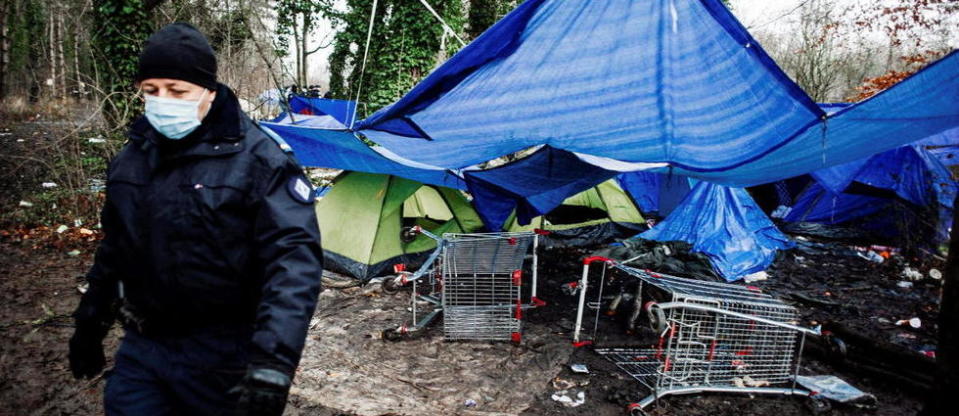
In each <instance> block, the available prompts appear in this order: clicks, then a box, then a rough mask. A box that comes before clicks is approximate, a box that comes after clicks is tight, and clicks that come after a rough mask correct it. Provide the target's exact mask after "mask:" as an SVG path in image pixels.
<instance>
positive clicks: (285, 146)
mask: <svg viewBox="0 0 959 416" xmlns="http://www.w3.org/2000/svg"><path fill="white" fill-rule="evenodd" d="M256 125H257V127H259V128H260V130H261V131H263V133H266V135H267V137H269V138H270V139H273V141H274V142H276V144H277V146H280V150H282V151H284V152H286V153H293V148H292V147H290V145H289V144H288V143H287V142H286V140H283V138H282V137H280V135H279V134H276V132H275V131H273V130H271V129H270V128H269V127H267V126H264V125H262V124H260V123H256Z"/></svg>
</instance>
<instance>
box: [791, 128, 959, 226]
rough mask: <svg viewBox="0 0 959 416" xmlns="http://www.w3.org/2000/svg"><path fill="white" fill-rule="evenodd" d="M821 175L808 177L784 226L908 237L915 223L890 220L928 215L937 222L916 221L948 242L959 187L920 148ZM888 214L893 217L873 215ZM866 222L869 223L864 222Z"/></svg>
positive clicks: (888, 153)
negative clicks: (849, 227) (839, 227)
mask: <svg viewBox="0 0 959 416" xmlns="http://www.w3.org/2000/svg"><path fill="white" fill-rule="evenodd" d="M826 171H827V172H825V173H826V174H823V172H822V171H817V172H814V173H813V175H812V176H813V177H814V178H815V179H816V182H815V183H814V184H813V185H811V186H810V188H809V189H807V190H806V191H804V192H803V193H802V194H801V195H800V196H799V197H798V198H797V201H796V204H795V205H794V206H793V207H792V209H791V211H790V212H789V214H787V215H786V217H785V218H784V220H785V221H787V222H816V223H822V224H830V225H835V224H845V223H849V222H850V221H857V222H858V226H861V227H864V228H869V229H871V230H878V231H881V232H880V233H878V234H882V235H885V236H887V237H892V236H895V234H896V232H900V233H902V232H908V231H909V227H907V226H905V223H915V221H914V220H913V219H908V218H907V219H906V220H905V221H904V220H902V219H896V218H891V215H892V214H895V216H896V217H903V216H908V215H909V212H912V213H913V214H914V215H919V216H926V214H924V212H928V211H927V210H932V211H933V212H934V213H935V214H933V217H936V216H938V218H936V219H935V220H933V218H923V219H921V220H923V221H925V222H929V221H932V222H933V223H934V228H935V231H934V235H933V238H934V239H935V241H945V239H947V238H948V235H949V233H948V230H949V227H950V226H951V224H952V215H951V211H952V209H953V202H954V200H955V196H956V192H957V187H959V185H957V183H956V182H955V181H954V180H953V179H952V174H951V172H950V171H949V169H948V168H947V167H946V166H945V165H944V164H943V163H942V162H941V161H940V160H939V159H938V158H937V157H936V156H934V155H933V154H932V153H930V152H929V151H927V150H926V149H925V148H924V147H923V146H920V145H912V146H903V147H900V148H897V149H893V150H890V151H886V152H883V153H880V154H877V155H874V156H872V157H870V158H868V159H866V160H862V161H857V162H854V163H850V164H845V165H840V166H836V167H833V168H830V169H827V170H826ZM894 200H901V201H903V202H906V203H909V204H911V206H912V208H899V207H896V206H895V205H894V204H893V202H894ZM893 209H895V210H896V211H897V212H895V213H890V215H879V214H881V213H882V212H884V211H891V210H893ZM900 211H902V212H900ZM906 211H909V212H906ZM869 216H872V218H869V219H865V218H866V217H869ZM898 223H903V225H898ZM884 228H886V229H885V230H884ZM897 230H898V231H897Z"/></svg>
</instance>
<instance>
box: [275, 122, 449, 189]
mask: <svg viewBox="0 0 959 416" xmlns="http://www.w3.org/2000/svg"><path fill="white" fill-rule="evenodd" d="M260 124H261V125H263V126H266V127H267V128H269V129H270V130H272V131H273V132H275V133H276V134H278V135H279V136H280V137H282V138H283V140H285V141H286V142H287V143H288V144H289V145H290V147H292V148H293V151H294V152H295V153H296V158H297V160H298V161H299V162H300V164H302V165H303V166H307V167H322V168H332V169H343V170H349V171H356V172H367V173H380V174H385V175H395V176H399V177H403V178H407V179H410V180H413V181H417V182H422V183H428V184H431V185H436V186H444V187H449V188H456V189H466V183H464V182H463V181H462V180H461V179H460V178H459V177H457V176H456V175H453V174H452V173H449V172H448V171H445V170H442V169H434V170H431V169H423V168H417V167H412V166H409V165H406V164H402V163H399V162H396V161H393V160H391V159H389V158H387V157H385V156H383V155H382V154H380V153H378V152H377V151H375V150H373V149H372V148H371V147H370V146H368V145H366V144H365V143H363V142H362V141H360V140H359V139H357V138H356V137H355V136H354V135H353V133H352V132H348V131H342V130H328V129H323V128H310V127H304V126H299V125H293V124H284V123H272V122H261V123H260Z"/></svg>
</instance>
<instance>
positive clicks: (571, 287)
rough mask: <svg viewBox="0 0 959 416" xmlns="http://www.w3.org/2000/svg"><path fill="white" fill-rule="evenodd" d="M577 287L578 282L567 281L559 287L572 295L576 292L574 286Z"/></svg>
mask: <svg viewBox="0 0 959 416" xmlns="http://www.w3.org/2000/svg"><path fill="white" fill-rule="evenodd" d="M578 287H579V282H569V283H563V285H562V286H561V287H560V288H561V289H562V290H563V293H565V294H567V295H570V296H572V295H574V294H576V288H578Z"/></svg>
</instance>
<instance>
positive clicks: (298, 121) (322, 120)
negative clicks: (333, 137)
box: [271, 113, 347, 130]
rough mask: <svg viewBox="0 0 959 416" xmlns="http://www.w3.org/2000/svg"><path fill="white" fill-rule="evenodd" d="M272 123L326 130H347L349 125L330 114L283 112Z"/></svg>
mask: <svg viewBox="0 0 959 416" xmlns="http://www.w3.org/2000/svg"><path fill="white" fill-rule="evenodd" d="M271 122H272V123H280V124H289V125H293V126H297V127H310V128H314V129H326V130H346V129H347V127H346V125H344V124H343V123H341V122H340V121H339V120H337V119H336V118H334V117H333V116H330V115H325V114H324V115H319V116H314V115H307V114H296V113H294V114H290V113H282V114H280V115H279V116H277V117H276V118H275V119H273V120H271Z"/></svg>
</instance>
